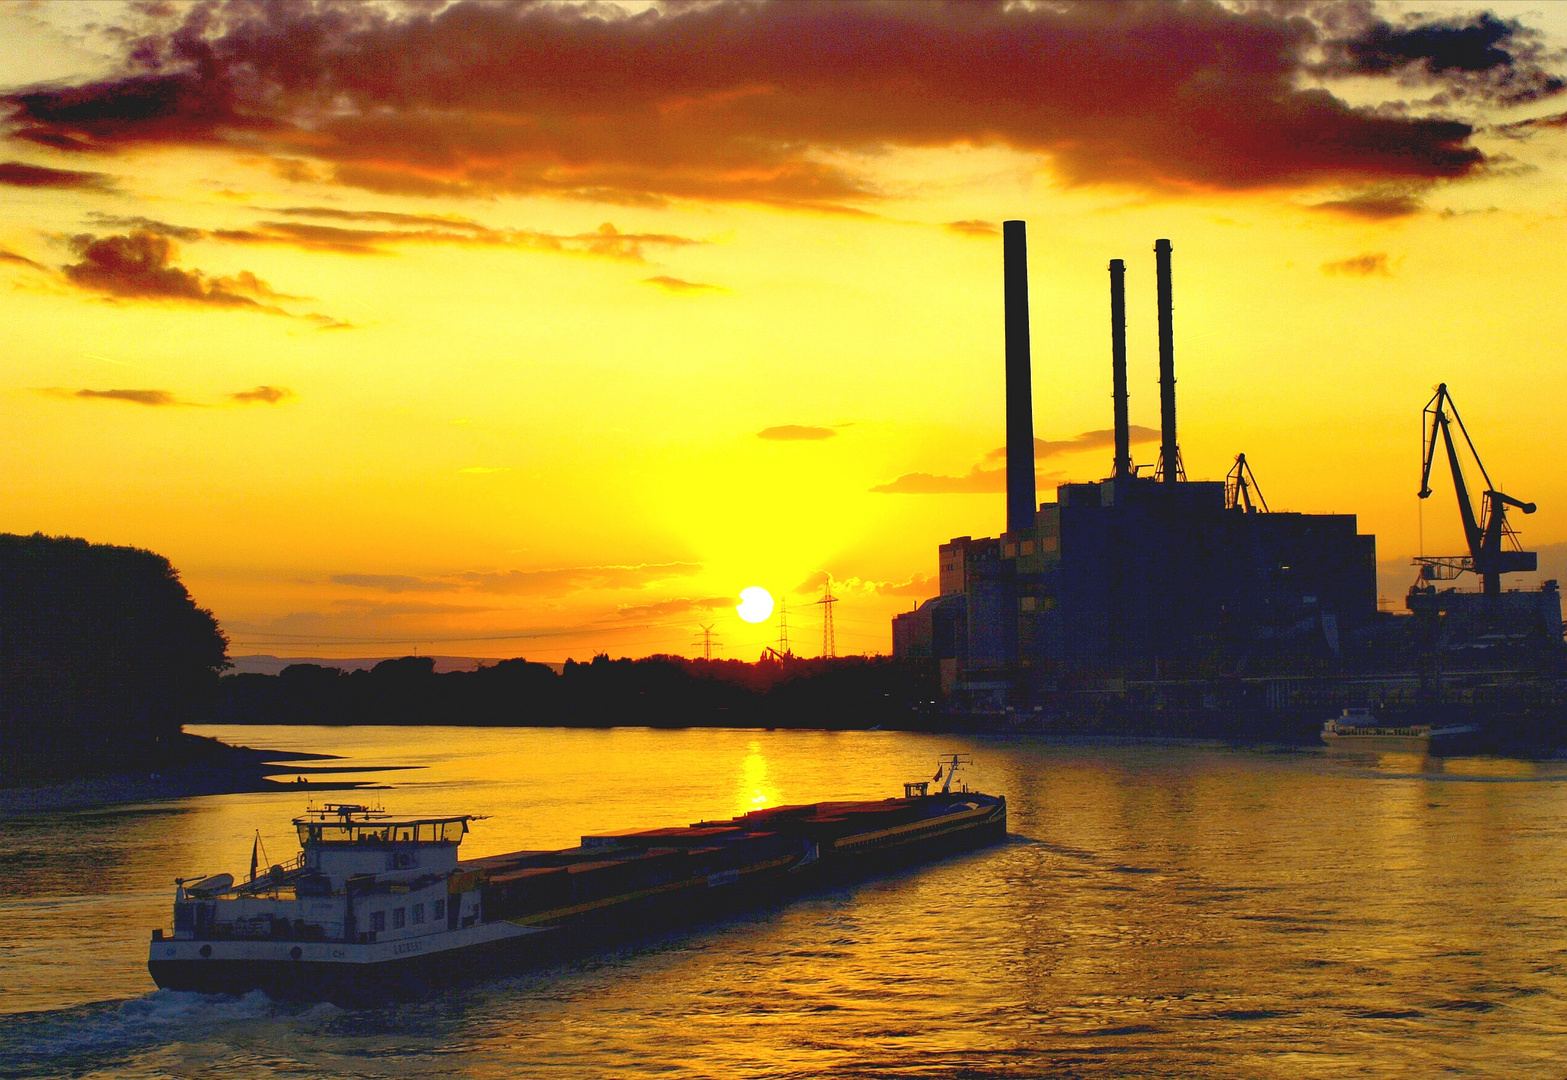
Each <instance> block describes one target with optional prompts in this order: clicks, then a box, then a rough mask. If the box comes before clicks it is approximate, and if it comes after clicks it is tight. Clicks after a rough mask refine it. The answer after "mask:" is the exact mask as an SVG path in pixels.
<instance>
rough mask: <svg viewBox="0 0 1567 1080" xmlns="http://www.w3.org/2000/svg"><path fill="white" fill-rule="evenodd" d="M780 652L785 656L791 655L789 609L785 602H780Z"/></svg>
mask: <svg viewBox="0 0 1567 1080" xmlns="http://www.w3.org/2000/svg"><path fill="white" fill-rule="evenodd" d="M778 651H779V652H780V653H782V654H783V655H784V656H788V655H790V654H789V608H788V605H786V604H784V603H783V601H781V600H780V601H779V602H778Z"/></svg>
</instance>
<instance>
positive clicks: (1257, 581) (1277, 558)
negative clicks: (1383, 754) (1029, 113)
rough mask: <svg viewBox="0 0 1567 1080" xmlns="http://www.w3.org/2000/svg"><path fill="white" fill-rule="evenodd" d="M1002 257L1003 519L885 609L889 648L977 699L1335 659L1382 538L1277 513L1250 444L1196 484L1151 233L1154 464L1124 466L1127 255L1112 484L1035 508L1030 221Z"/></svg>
mask: <svg viewBox="0 0 1567 1080" xmlns="http://www.w3.org/2000/svg"><path fill="white" fill-rule="evenodd" d="M1003 230H1004V232H1003V237H1004V247H1005V263H1006V300H1007V305H1006V306H1007V315H1006V338H1007V348H1006V369H1007V482H1008V492H1007V531H1006V532H1004V533H1002V534H1001V536H999V537H995V538H990V537H987V538H984V539H977V540H976V539H974V538H972V537H967V536H962V537H958V538H956V539H954V540H951V541H949V542H948V543H945V544H942V545H941V547H940V582H941V595H940V596H938V597H936V598H934V599H932V600H928V601H926V602H925V603H924V604H923V605H921V606H920V607H919V608H918V609H917V610H915V611H912V612H907V613H905V614H902V615H899V616H897V617H896V618H895V619H894V620H893V652H894V654H895V655H897V656H904V657H924V658H935V659H940V660H941V661H942V665H941V666H942V677H943V679H942V681H943V684H944V686H945V687H946V688H948V689H955V690H959V691H967V692H969V693H970V694H974V695H985V694H995V695H998V696H999V695H1000V694H1002V693H1003V692H1005V691H1006V690H1007V689H1009V688H1011V687H1014V686H1017V685H1019V683H1027V682H1029V681H1032V680H1035V679H1038V678H1048V677H1051V676H1054V675H1056V674H1060V673H1063V672H1072V671H1079V672H1104V673H1111V672H1120V673H1126V674H1131V673H1140V674H1155V673H1156V670H1157V669H1158V667H1159V662H1160V661H1172V660H1181V659H1203V658H1214V657H1229V658H1241V657H1247V656H1259V655H1268V654H1271V653H1274V652H1276V651H1282V650H1286V649H1287V650H1289V651H1290V652H1292V653H1300V652H1302V651H1307V652H1311V651H1321V652H1324V653H1329V654H1335V653H1338V652H1339V650H1340V648H1341V643H1342V641H1343V640H1344V638H1345V636H1346V635H1348V634H1353V633H1354V632H1355V631H1357V630H1359V629H1360V628H1362V627H1363V626H1365V625H1366V624H1368V623H1369V622H1370V621H1371V620H1372V619H1373V617H1374V616H1375V614H1376V611H1377V592H1376V539H1375V537H1372V536H1365V535H1361V534H1360V533H1359V532H1358V530H1357V528H1356V520H1355V516H1354V515H1352V514H1293V513H1277V512H1268V511H1267V509H1266V504H1265V503H1263V502H1262V501H1261V497H1260V493H1258V492H1257V491H1256V488H1255V481H1254V480H1253V479H1252V478H1251V476H1250V473H1249V470H1248V469H1247V467H1246V464H1245V459H1244V457H1240V458H1238V459H1237V462H1236V467H1235V469H1234V470H1233V471H1232V472H1231V474H1230V476H1229V478H1228V480H1227V481H1222V482H1220V481H1213V482H1201V481H1189V480H1187V479H1186V477H1185V473H1184V469H1183V468H1182V465H1181V458H1180V448H1179V445H1178V442H1177V438H1176V424H1175V366H1174V365H1175V362H1174V345H1173V341H1174V334H1173V326H1172V310H1173V304H1172V300H1171V284H1170V254H1171V252H1170V243H1169V241H1168V240H1160V241H1158V243H1157V244H1156V245H1155V255H1156V264H1157V275H1158V306H1159V369H1160V378H1159V385H1160V416H1161V422H1162V431H1161V448H1160V459H1159V463H1158V465H1157V466H1156V468H1155V470H1154V472H1153V475H1151V476H1145V475H1139V474H1138V469H1137V468H1136V467H1134V466H1133V465H1132V462H1131V454H1130V427H1129V424H1128V419H1127V388H1126V387H1127V383H1126V339H1125V299H1124V297H1125V292H1124V284H1123V281H1124V273H1125V268H1124V265H1123V264H1122V262H1121V260H1119V259H1116V260H1114V261H1112V262H1111V264H1110V284H1111V289H1110V300H1111V304H1110V307H1111V357H1112V367H1111V374H1112V387H1113V394H1112V396H1113V399H1114V403H1115V456H1114V459H1113V466H1112V474H1111V476H1110V478H1109V479H1106V480H1102V481H1097V482H1093V483H1084V484H1063V485H1061V486H1060V487H1059V488H1057V491H1056V501H1055V502H1047V503H1043V504H1040V505H1039V506H1038V507H1037V509H1036V508H1035V504H1034V497H1035V495H1034V443H1033V420H1032V412H1033V409H1032V397H1031V386H1030V381H1031V380H1030V371H1029V341H1028V310H1027V303H1028V293H1027V288H1028V286H1027V263H1026V256H1025V248H1024V244H1025V240H1024V227H1023V223H1022V222H1020V221H1009V222H1007V223H1006V224H1005V225H1004V227H1003Z"/></svg>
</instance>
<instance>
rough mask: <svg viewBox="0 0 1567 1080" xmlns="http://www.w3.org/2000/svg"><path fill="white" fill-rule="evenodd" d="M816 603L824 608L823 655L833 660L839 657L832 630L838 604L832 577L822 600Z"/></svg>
mask: <svg viewBox="0 0 1567 1080" xmlns="http://www.w3.org/2000/svg"><path fill="white" fill-rule="evenodd" d="M816 602H817V603H818V604H820V605H821V606H822V655H823V656H825V657H827V658H828V659H831V658H832V657H834V656H837V655H838V650H837V642H836V641H834V640H833V628H832V606H833V605H834V604H836V603H837V602H838V598H837V597H836V596H834V595H833V594H832V575H830V574H829V575H828V577H827V584H826V586H825V587H824V588H823V589H822V598H821V599H820V600H818V601H816Z"/></svg>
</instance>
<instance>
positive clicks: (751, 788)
mask: <svg viewBox="0 0 1567 1080" xmlns="http://www.w3.org/2000/svg"><path fill="white" fill-rule="evenodd" d="M778 803H779V796H778V787H777V785H775V784H773V783H772V782H771V781H770V780H769V779H768V777H767V757H766V755H764V754H763V753H762V744H761V742H760V740H755V739H753V740H752V741H751V743H750V744H749V745H748V746H747V747H746V755H745V758H744V760H742V761H741V762H740V787H739V790H738V791H737V792H736V793H735V813H736V815H739V814H746V813H750V812H751V811H752V810H760V809H762V808H763V807H764V806H777V805H778Z"/></svg>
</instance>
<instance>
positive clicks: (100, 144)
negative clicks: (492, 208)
mask: <svg viewBox="0 0 1567 1080" xmlns="http://www.w3.org/2000/svg"><path fill="white" fill-rule="evenodd" d="M1362 9H1364V10H1367V11H1369V8H1365V6H1364V5H1362V6H1361V7H1359V8H1355V11H1356V12H1361V11H1362ZM1324 13H1326V14H1324ZM177 17H178V18H179V19H182V20H183V21H182V22H180V23H179V24H178V25H177V26H175V27H174V28H173V29H170V30H167V31H166V32H160V33H154V34H150V35H145V36H142V37H139V38H136V39H134V40H133V41H132V42H131V43H130V44H129V45H128V46H127V55H126V57H125V61H124V70H123V73H122V74H120V75H118V76H117V77H114V78H109V79H104V80H100V81H96V82H90V83H85V84H82V85H79V86H74V87H58V86H51V87H38V88H33V89H28V90H24V91H21V92H17V93H13V94H11V95H9V96H7V97H6V98H5V99H4V100H5V102H6V103H8V104H9V106H10V107H11V110H12V115H11V118H10V124H11V128H12V132H13V134H14V135H16V136H17V137H20V138H22V139H30V140H32V141H34V142H37V143H40V144H43V145H48V146H52V147H55V148H57V149H69V150H79V149H86V148H91V149H98V150H104V151H113V150H116V149H118V148H121V147H130V146H138V145H147V144H160V145H186V146H189V145H197V146H201V145H212V144H222V145H227V146H231V147H235V148H239V149H241V150H243V151H244V152H246V153H254V152H256V151H257V150H261V151H264V152H268V153H271V154H273V155H274V156H275V157H276V159H278V161H279V163H280V167H286V168H287V169H288V170H290V171H291V172H292V173H294V174H297V175H299V176H300V177H301V178H319V179H325V180H330V181H333V182H336V183H338V184H348V185H354V186H358V187H361V188H366V189H369V190H377V191H385V192H390V193H396V194H418V195H444V196H451V195H459V196H463V195H466V196H477V195H487V194H491V193H497V192H508V193H521V194H546V195H547V194H553V195H557V196H562V197H569V198H584V199H594V200H605V201H615V202H622V203H627V204H632V205H652V206H656V205H662V204H664V203H666V202H668V201H670V200H681V199H700V200H730V201H735V200H740V201H759V202H765V203H770V204H773V205H779V206H803V207H812V208H816V209H832V208H840V209H841V208H844V207H846V206H851V205H852V204H855V203H863V202H866V201H868V200H874V199H877V198H879V197H881V195H882V192H881V191H880V190H879V189H878V188H877V186H876V185H875V183H874V182H873V180H872V179H871V178H870V176H869V174H868V173H865V172H861V171H856V168H855V167H854V166H852V165H849V164H844V163H843V162H846V161H850V160H852V158H853V155H855V154H860V153H864V152H872V153H874V152H875V151H878V150H881V149H884V148H887V147H898V146H901V147H911V148H932V147H950V146H972V145H1004V146H1010V147H1013V148H1016V149H1018V150H1022V151H1025V152H1030V153H1038V154H1041V155H1045V156H1048V157H1049V158H1050V159H1051V160H1052V162H1053V166H1054V169H1055V171H1056V173H1057V174H1058V176H1059V177H1060V178H1061V179H1062V180H1063V181H1065V182H1067V183H1069V184H1115V185H1131V186H1135V187H1139V188H1142V189H1147V190H1155V191H1171V190H1175V191H1191V190H1209V191H1213V190H1217V191H1235V190H1253V189H1267V188H1277V189H1292V190H1303V189H1318V188H1323V187H1339V188H1344V187H1351V188H1352V187H1355V186H1358V185H1363V184H1373V183H1378V182H1385V181H1387V180H1392V179H1408V178H1417V179H1422V180H1439V179H1448V178H1455V177H1461V176H1466V175H1469V174H1471V173H1473V172H1474V171H1476V170H1477V169H1478V168H1480V166H1481V165H1482V164H1483V162H1484V160H1485V159H1484V157H1483V155H1482V154H1481V152H1480V151H1479V150H1478V149H1476V148H1475V147H1473V146H1472V145H1470V144H1469V137H1470V135H1471V134H1472V132H1473V128H1472V127H1471V126H1470V125H1469V124H1467V123H1464V122H1461V121H1458V120H1452V119H1439V118H1429V117H1421V116H1415V115H1410V114H1408V113H1405V114H1394V113H1390V112H1379V111H1376V110H1373V109H1368V108H1354V107H1351V106H1350V105H1348V104H1346V103H1345V102H1344V101H1342V100H1340V99H1338V98H1336V97H1334V96H1333V95H1332V94H1331V93H1330V92H1329V91H1327V90H1324V89H1321V88H1314V87H1309V86H1306V85H1305V84H1304V83H1303V82H1302V80H1301V76H1302V75H1303V74H1308V73H1311V72H1313V71H1315V72H1317V73H1319V74H1327V75H1330V76H1331V75H1350V74H1366V75H1369V76H1371V77H1373V78H1385V79H1389V80H1391V81H1392V82H1394V83H1398V82H1400V81H1408V80H1409V79H1412V78H1416V77H1418V78H1419V79H1421V80H1424V81H1425V82H1427V83H1430V84H1432V85H1433V86H1436V87H1437V88H1438V89H1439V90H1442V91H1444V92H1448V93H1450V94H1454V95H1467V96H1469V97H1472V98H1473V97H1481V96H1484V95H1485V94H1488V95H1489V99H1494V100H1507V101H1516V100H1526V99H1527V98H1528V97H1529V96H1530V95H1531V94H1532V95H1536V96H1537V95H1539V94H1543V93H1548V92H1552V88H1553V87H1554V86H1555V85H1556V83H1555V82H1554V81H1553V78H1554V77H1551V76H1547V75H1544V74H1543V68H1541V67H1540V64H1541V63H1542V62H1543V61H1542V60H1541V58H1540V57H1541V55H1542V54H1541V53H1540V52H1539V41H1538V38H1537V36H1536V35H1534V34H1533V32H1532V31H1529V30H1527V29H1525V28H1523V27H1522V26H1521V25H1519V24H1518V23H1517V22H1515V21H1503V20H1498V19H1495V18H1494V17H1488V16H1477V17H1467V16H1466V17H1463V18H1455V19H1448V20H1429V19H1424V20H1417V21H1416V22H1414V23H1409V24H1406V25H1403V26H1398V27H1394V26H1392V25H1391V24H1386V23H1380V22H1378V20H1376V19H1375V18H1374V17H1373V16H1370V15H1365V16H1364V17H1362V16H1360V15H1357V16H1356V18H1354V19H1351V18H1349V17H1348V16H1343V15H1339V14H1337V13H1336V11H1335V8H1334V5H1316V6H1311V5H1307V6H1301V5H1268V4H1259V5H1248V6H1244V7H1232V6H1228V5H1224V4H1220V3H1218V2H1216V0H1188V2H1186V3H1180V4H1166V3H1144V4H1103V3H1083V4H1066V5H1055V4H1052V5H1044V4H1038V5H1036V4H1028V5H1024V4H1003V3H969V4H957V3H949V4H931V3H927V4H908V3H897V2H878V0H859V2H843V3H834V4H797V3H749V2H741V0H716V2H713V3H701V4H695V3H693V4H672V5H668V6H664V7H655V8H652V9H649V10H644V11H638V12H631V11H625V10H622V9H619V8H616V7H614V6H610V5H604V4H584V5H562V4H481V3H472V2H459V3H453V4H449V5H408V6H401V7H385V6H381V5H369V4H310V5H306V4H257V3H253V2H244V0H230V2H228V3H212V4H201V5H193V6H191V7H190V8H188V9H178V15H177ZM1345 27H1347V29H1345ZM1482 91H1483V93H1482ZM432 227H433V226H432Z"/></svg>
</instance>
